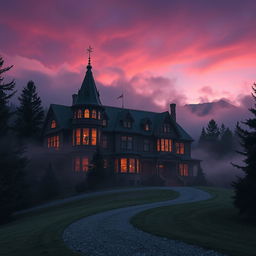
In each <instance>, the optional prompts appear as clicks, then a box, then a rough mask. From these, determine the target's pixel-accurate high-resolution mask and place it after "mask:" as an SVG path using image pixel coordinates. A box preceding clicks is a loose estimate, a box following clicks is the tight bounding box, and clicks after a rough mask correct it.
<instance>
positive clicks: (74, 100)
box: [72, 94, 77, 105]
mask: <svg viewBox="0 0 256 256" xmlns="http://www.w3.org/2000/svg"><path fill="white" fill-rule="evenodd" d="M72 100H73V102H72V105H75V104H76V100H77V94H73V95H72Z"/></svg>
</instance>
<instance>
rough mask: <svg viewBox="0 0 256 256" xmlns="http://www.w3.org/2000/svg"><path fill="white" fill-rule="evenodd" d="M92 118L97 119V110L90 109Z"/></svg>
mask: <svg viewBox="0 0 256 256" xmlns="http://www.w3.org/2000/svg"><path fill="white" fill-rule="evenodd" d="M92 118H93V119H97V112H96V110H95V109H93V110H92Z"/></svg>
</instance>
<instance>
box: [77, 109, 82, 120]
mask: <svg viewBox="0 0 256 256" xmlns="http://www.w3.org/2000/svg"><path fill="white" fill-rule="evenodd" d="M82 115H83V114H82V110H81V109H78V111H77V118H82Z"/></svg>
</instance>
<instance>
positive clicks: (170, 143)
mask: <svg viewBox="0 0 256 256" xmlns="http://www.w3.org/2000/svg"><path fill="white" fill-rule="evenodd" d="M169 152H172V140H169Z"/></svg>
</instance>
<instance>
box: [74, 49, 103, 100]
mask: <svg viewBox="0 0 256 256" xmlns="http://www.w3.org/2000/svg"><path fill="white" fill-rule="evenodd" d="M87 53H88V65H87V71H86V74H85V77H84V80H83V83H82V86H81V88H80V90H79V91H78V95H77V97H76V98H75V101H74V102H73V105H81V104H91V105H101V101H100V97H99V92H98V90H97V88H96V84H95V81H94V78H93V74H92V70H91V69H92V66H91V53H92V47H91V46H89V47H88V49H87Z"/></svg>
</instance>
